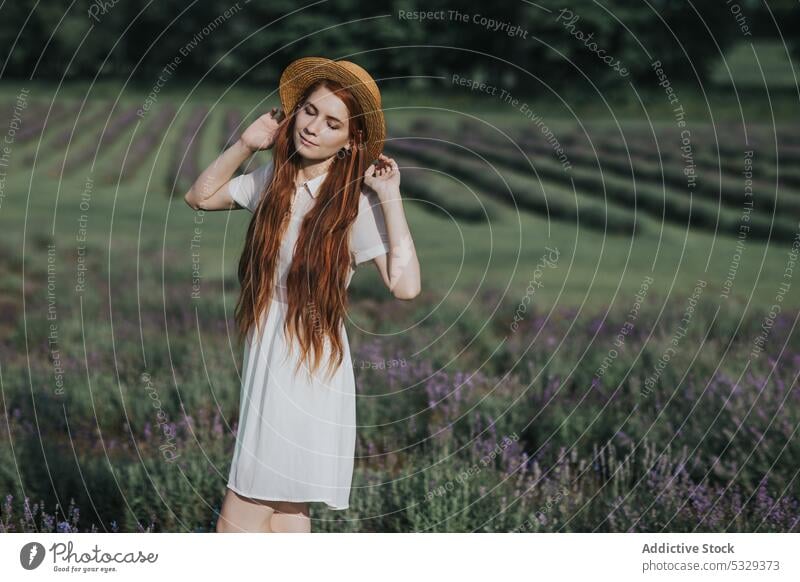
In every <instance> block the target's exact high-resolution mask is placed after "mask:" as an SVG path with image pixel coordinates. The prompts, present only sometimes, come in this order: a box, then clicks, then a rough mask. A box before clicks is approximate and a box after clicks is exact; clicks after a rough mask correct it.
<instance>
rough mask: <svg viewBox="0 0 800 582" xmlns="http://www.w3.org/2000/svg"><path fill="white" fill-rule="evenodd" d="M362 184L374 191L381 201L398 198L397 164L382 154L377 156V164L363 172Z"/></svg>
mask: <svg viewBox="0 0 800 582" xmlns="http://www.w3.org/2000/svg"><path fill="white" fill-rule="evenodd" d="M364 183H365V184H366V185H367V186H369V187H370V188H372V189H373V190H375V192H376V193H377V194H378V197H379V198H380V199H381V201H383V202H386V201H387V200H388V199H391V198H399V197H400V169H399V168H398V167H397V162H395V161H394V160H393V159H392V158H389V157H387V156H385V155H383V154H380V155H379V156H378V164H377V165H375V164H370V165H369V168H367V171H366V172H364Z"/></svg>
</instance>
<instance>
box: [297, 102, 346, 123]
mask: <svg viewBox="0 0 800 582" xmlns="http://www.w3.org/2000/svg"><path fill="white" fill-rule="evenodd" d="M306 105H311V107H313V108H314V109H316V110H317V111H319V107H317V106H316V105H314V104H313V103H311V101H306ZM325 117H327V118H328V119H333V120H334V121H338V122H339V123H342V121H341V120H340V119H337V118H336V117H334V116H333V115H326V116H325Z"/></svg>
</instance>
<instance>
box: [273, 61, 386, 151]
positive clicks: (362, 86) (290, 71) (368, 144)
mask: <svg viewBox="0 0 800 582" xmlns="http://www.w3.org/2000/svg"><path fill="white" fill-rule="evenodd" d="M319 79H331V80H333V81H337V82H339V83H341V84H342V85H343V86H344V87H345V88H347V89H348V90H350V91H351V92H352V93H353V95H354V96H355V98H356V100H358V102H359V104H360V105H361V108H362V109H363V115H364V126H365V128H366V133H367V135H366V137H365V140H364V142H365V146H364V147H365V150H366V152H367V157H368V161H369V162H372V161H373V160H375V159H377V158H378V156H379V155H380V153H381V152H382V151H383V144H384V142H385V140H386V122H385V120H384V117H383V110H382V108H381V98H380V92H379V91H378V86H377V85H376V83H375V81H374V80H373V79H372V77H371V76H370V75H369V73H367V72H366V71H365V70H364V69H362V68H361V67H359V66H358V65H356V64H355V63H351V62H349V61H333V60H331V59H326V58H323V57H303V58H301V59H297V60H296V61H293V62H292V63H290V64H289V65H288V66H287V67H286V68H285V69H284V71H283V73H281V78H280V87H279V88H278V93H279V95H280V99H281V106H282V107H283V110H284V112H285V113H286V114H287V115H289V114H290V113H291V112H292V111H293V110H294V108H295V106H296V105H297V102H298V101H299V100H300V98H301V97H302V96H303V93H305V91H306V89H308V87H309V86H311V85H312V84H313V83H314V82H315V81H318V80H319Z"/></svg>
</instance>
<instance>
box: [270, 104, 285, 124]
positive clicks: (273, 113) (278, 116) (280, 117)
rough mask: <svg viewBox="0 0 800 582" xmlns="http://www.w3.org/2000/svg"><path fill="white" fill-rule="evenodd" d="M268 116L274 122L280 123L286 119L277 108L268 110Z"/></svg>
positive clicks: (281, 110)
mask: <svg viewBox="0 0 800 582" xmlns="http://www.w3.org/2000/svg"><path fill="white" fill-rule="evenodd" d="M269 116H270V117H272V119H274V120H275V121H277V122H278V123H280V122H281V121H283V119H284V118H285V117H286V114H285V113H284V112H283V109H279V108H278V107H273V108H272V109H270V110H269Z"/></svg>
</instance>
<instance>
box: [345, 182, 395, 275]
mask: <svg viewBox="0 0 800 582" xmlns="http://www.w3.org/2000/svg"><path fill="white" fill-rule="evenodd" d="M350 250H351V253H352V256H353V262H354V263H355V264H356V265H359V264H361V263H364V262H366V261H369V260H370V259H374V258H375V257H377V256H379V255H383V254H386V253H388V252H389V234H388V233H387V231H386V221H385V220H384V216H383V209H382V208H381V201H380V198H378V195H377V194H375V193H372V192H367V191H364V192H362V194H361V196H360V198H359V208H358V216H357V217H356V220H355V222H354V223H353V229H352V231H351V234H350Z"/></svg>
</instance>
